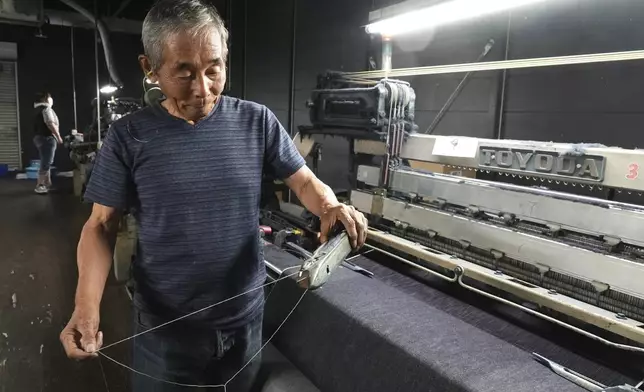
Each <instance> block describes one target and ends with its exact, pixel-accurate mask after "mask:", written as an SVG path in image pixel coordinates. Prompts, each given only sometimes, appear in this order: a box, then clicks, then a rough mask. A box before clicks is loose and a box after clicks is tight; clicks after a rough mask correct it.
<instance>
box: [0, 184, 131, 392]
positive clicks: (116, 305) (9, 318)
mask: <svg viewBox="0 0 644 392" xmlns="http://www.w3.org/2000/svg"><path fill="white" fill-rule="evenodd" d="M58 186H59V191H57V192H56V193H53V194H50V195H47V196H41V195H37V194H35V193H34V192H33V187H34V182H33V181H27V180H23V181H16V180H9V179H0V392H14V391H25V392H35V391H52V392H54V391H56V392H59V391H65V392H76V391H79V392H80V391H83V392H86V391H97V392H100V391H107V392H117V391H128V390H129V388H128V387H127V385H128V372H127V371H125V370H123V369H121V368H120V367H118V366H116V365H114V364H112V363H109V362H108V361H106V360H105V359H103V360H102V362H101V361H99V360H92V361H88V362H83V363H77V362H74V361H71V360H69V359H67V357H66V356H65V353H64V351H63V349H62V346H61V344H60V342H59V341H58V335H59V333H60V331H61V330H62V328H63V327H64V326H65V324H66V323H67V321H68V318H69V316H70V315H71V312H72V310H73V306H74V291H75V287H76V279H77V271H76V244H77V241H78V237H79V234H80V230H81V227H82V225H83V223H84V221H85V219H87V216H88V214H89V206H87V205H83V204H81V203H80V201H79V200H78V199H77V198H75V197H74V196H73V195H72V192H71V182H70V181H68V180H67V179H61V181H58ZM14 294H15V296H16V299H17V304H16V306H15V307H14V306H13V304H12V302H13V301H12V296H13V295H14ZM129 315H130V301H129V298H128V297H127V295H126V293H125V291H124V289H123V288H122V287H120V286H118V285H116V284H115V283H111V282H110V283H108V286H107V287H106V291H105V295H104V297H103V304H102V310H101V330H102V331H103V332H104V334H105V341H106V343H109V342H113V341H115V340H118V339H121V338H124V337H127V336H129V334H130V326H129V325H130V322H129ZM128 351H129V347H128V344H127V343H125V344H123V345H121V346H116V347H114V348H113V349H110V350H109V352H108V353H109V354H110V355H111V356H113V357H114V358H116V359H118V360H120V361H123V362H125V363H130V360H129V352H128ZM101 368H103V370H104V371H102V369H101Z"/></svg>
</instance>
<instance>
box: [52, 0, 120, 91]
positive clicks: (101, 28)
mask: <svg viewBox="0 0 644 392" xmlns="http://www.w3.org/2000/svg"><path fill="white" fill-rule="evenodd" d="M60 1H61V2H62V3H63V4H65V5H67V6H68V7H70V8H72V9H73V10H75V11H76V12H78V13H79V14H81V15H83V16H84V17H85V18H87V19H89V21H90V22H92V23H94V24H95V26H96V29H97V30H98V33H99V34H100V36H101V40H102V41H103V52H104V53H105V62H106V64H107V71H108V72H109V74H110V79H112V82H114V84H115V85H116V87H118V88H121V87H123V83H122V82H121V79H120V78H119V76H118V74H117V72H116V66H115V63H114V58H113V56H112V46H111V45H110V40H109V31H108V30H107V27H105V23H103V21H101V20H100V19H99V18H96V17H94V15H92V13H91V12H89V11H88V10H86V9H85V8H83V7H81V6H80V5H78V4H77V3H76V2H75V1H74V0H60Z"/></svg>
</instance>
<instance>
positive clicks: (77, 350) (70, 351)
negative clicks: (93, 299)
mask: <svg viewBox="0 0 644 392" xmlns="http://www.w3.org/2000/svg"><path fill="white" fill-rule="evenodd" d="M99 322H100V317H99V311H98V309H96V310H93V309H86V308H82V307H78V306H77V307H76V309H75V310H74V313H73V314H72V317H71V319H70V320H69V323H67V326H66V327H65V329H63V331H62V332H61V333H60V342H61V343H62V344H63V347H64V348H65V352H66V353H67V356H68V357H69V358H71V359H76V360H83V359H88V358H96V357H98V353H96V351H97V350H99V349H100V348H101V347H102V346H103V333H102V332H99V330H98V325H99Z"/></svg>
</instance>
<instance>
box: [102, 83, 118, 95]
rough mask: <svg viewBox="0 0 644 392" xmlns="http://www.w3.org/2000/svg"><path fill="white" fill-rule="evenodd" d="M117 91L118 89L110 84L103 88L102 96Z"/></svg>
mask: <svg viewBox="0 0 644 392" xmlns="http://www.w3.org/2000/svg"><path fill="white" fill-rule="evenodd" d="M116 90H118V87H116V86H112V85H111V84H108V85H106V86H103V87H101V90H100V91H101V93H102V94H112V93H113V92H115V91H116Z"/></svg>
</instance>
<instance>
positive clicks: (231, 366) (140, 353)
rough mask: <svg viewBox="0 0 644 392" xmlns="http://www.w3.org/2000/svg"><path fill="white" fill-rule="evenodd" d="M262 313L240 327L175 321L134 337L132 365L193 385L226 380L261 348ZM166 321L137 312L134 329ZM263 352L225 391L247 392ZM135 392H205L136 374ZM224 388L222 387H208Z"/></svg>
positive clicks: (150, 372)
mask: <svg viewBox="0 0 644 392" xmlns="http://www.w3.org/2000/svg"><path fill="white" fill-rule="evenodd" d="M262 318H263V312H260V314H259V315H258V316H256V317H255V318H254V319H253V320H252V321H251V322H249V323H248V324H246V325H244V326H241V327H239V328H232V329H216V328H211V327H208V326H205V325H194V324H193V323H189V322H181V321H179V322H177V323H174V324H171V325H168V326H167V327H163V328H160V329H158V330H156V331H152V332H150V333H147V334H144V335H141V336H139V337H137V338H135V339H134V352H133V354H134V359H133V368H134V369H135V370H137V371H140V372H142V373H145V374H148V375H150V376H153V377H155V378H157V379H161V380H167V381H173V382H178V383H181V384H191V385H220V384H225V383H226V382H227V381H228V380H229V379H230V378H231V377H233V375H235V374H236V373H237V372H238V371H239V370H240V369H241V368H242V367H243V366H244V365H245V364H246V363H248V361H250V360H251V358H252V357H253V356H254V355H255V354H257V353H258V352H259V351H260V349H261V346H262ZM163 322H164V320H159V319H158V318H157V317H155V316H153V315H150V314H147V313H142V312H140V311H135V312H134V326H135V333H139V332H142V331H145V330H148V329H150V328H152V327H155V326H157V325H160V324H162V323H163ZM260 363H261V354H260V355H257V357H255V358H254V359H253V360H252V362H251V363H250V364H249V365H248V366H247V367H246V368H245V370H244V371H242V372H241V373H239V374H238V375H237V376H236V377H235V378H234V380H233V381H232V382H231V383H230V384H228V386H227V388H226V391H227V392H249V391H251V390H252V388H253V382H254V381H255V378H256V376H257V373H258V371H259V367H260ZM132 377H133V379H132V391H133V392H185V391H193V390H194V391H197V390H199V391H203V390H204V389H203V388H200V389H199V388H186V387H180V386H175V385H170V384H167V383H163V382H160V381H155V380H153V379H151V378H148V377H145V376H141V375H136V374H133V375H132ZM209 390H213V391H223V390H224V388H219V389H209Z"/></svg>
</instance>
